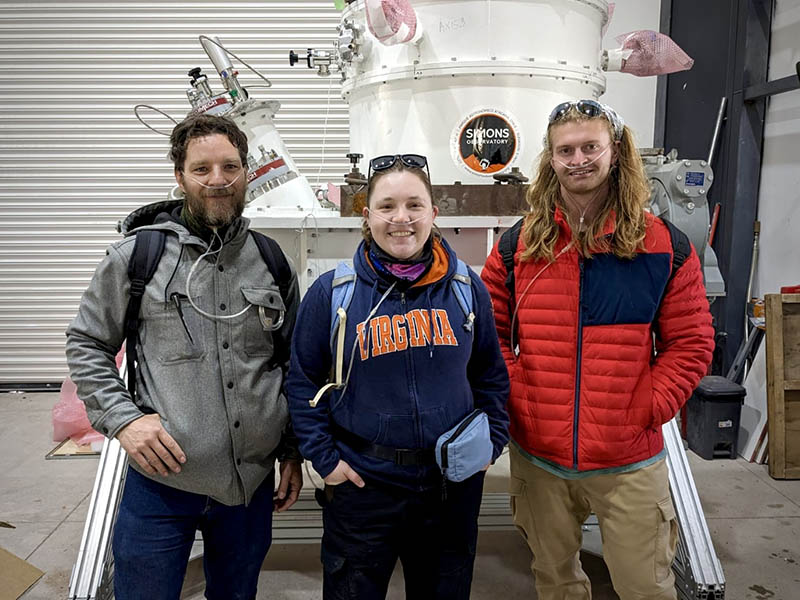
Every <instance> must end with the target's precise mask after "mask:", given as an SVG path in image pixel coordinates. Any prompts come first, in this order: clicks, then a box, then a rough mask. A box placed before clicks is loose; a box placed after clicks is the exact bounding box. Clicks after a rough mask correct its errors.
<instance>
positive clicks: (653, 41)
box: [616, 29, 694, 77]
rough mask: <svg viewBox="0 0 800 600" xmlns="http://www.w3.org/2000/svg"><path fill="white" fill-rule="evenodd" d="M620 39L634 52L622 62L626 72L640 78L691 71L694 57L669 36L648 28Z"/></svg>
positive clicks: (620, 41) (627, 34)
mask: <svg viewBox="0 0 800 600" xmlns="http://www.w3.org/2000/svg"><path fill="white" fill-rule="evenodd" d="M616 40H617V42H618V43H620V44H622V49H623V50H630V51H631V55H630V56H629V57H628V58H627V59H625V60H623V61H622V68H621V69H620V71H622V72H623V73H630V74H631V75H636V76H637V77H649V76H651V75H666V74H668V73H675V72H677V71H688V70H689V69H691V68H692V65H693V64H694V60H693V59H692V58H690V57H689V55H688V54H686V52H684V51H683V50H682V49H681V47H680V46H678V44H676V43H675V42H673V41H672V39H671V38H670V37H669V36H666V35H664V34H663V33H659V32H657V31H650V30H649V29H644V30H641V31H633V32H631V33H625V34H622V35H619V36H617V38H616Z"/></svg>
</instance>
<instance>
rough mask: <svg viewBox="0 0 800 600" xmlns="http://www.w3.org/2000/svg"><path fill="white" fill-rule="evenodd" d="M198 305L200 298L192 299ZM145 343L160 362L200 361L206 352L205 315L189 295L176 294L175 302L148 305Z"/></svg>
mask: <svg viewBox="0 0 800 600" xmlns="http://www.w3.org/2000/svg"><path fill="white" fill-rule="evenodd" d="M192 299H193V300H194V301H195V303H196V304H198V306H199V305H200V304H201V298H199V297H193V298H192ZM143 314H144V331H141V332H140V336H141V340H142V344H146V345H147V346H148V347H151V348H152V349H153V351H154V352H155V355H156V356H157V357H158V360H159V362H162V363H164V364H174V363H180V362H186V361H195V360H200V359H202V358H203V356H204V355H205V353H206V348H205V335H204V331H203V329H204V327H205V323H204V320H205V319H204V318H203V316H202V315H200V314H199V313H198V312H197V311H196V310H195V309H194V308H193V307H192V305H191V304H190V303H189V300H188V299H187V298H186V296H183V295H174V296H173V300H172V302H167V303H164V302H155V303H152V304H150V305H149V306H146V307H145V308H144V310H143Z"/></svg>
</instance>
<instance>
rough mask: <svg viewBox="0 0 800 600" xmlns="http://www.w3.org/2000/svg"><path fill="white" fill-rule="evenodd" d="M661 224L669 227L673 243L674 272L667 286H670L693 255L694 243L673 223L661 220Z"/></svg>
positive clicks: (670, 275) (671, 273)
mask: <svg viewBox="0 0 800 600" xmlns="http://www.w3.org/2000/svg"><path fill="white" fill-rule="evenodd" d="M661 222H662V223H664V225H666V226H667V230H668V231H669V238H670V241H671V242H672V271H671V272H670V274H669V279H668V280H667V285H669V283H670V281H672V279H673V277H675V273H677V272H678V269H680V268H681V266H683V263H685V262H686V259H687V258H689V255H690V254H691V253H692V243H691V242H690V241H689V237H688V236H687V235H686V234H685V233H683V232H682V231H681V230H680V229H678V228H677V227H676V226H675V225H674V224H673V223H670V222H669V221H667V220H666V219H661Z"/></svg>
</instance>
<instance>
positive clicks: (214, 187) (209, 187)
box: [186, 169, 244, 249]
mask: <svg viewBox="0 0 800 600" xmlns="http://www.w3.org/2000/svg"><path fill="white" fill-rule="evenodd" d="M242 175H244V169H242V170H241V171H240V172H239V174H238V175H237V176H236V177H234V178H233V179H232V180H231V181H230V182H228V183H225V184H222V185H208V184H206V183H203V182H202V181H200V180H199V179H197V177H192V176H191V175H186V177H188V178H189V179H191V180H192V181H194V182H195V183H196V184H197V185H201V186H203V187H204V188H206V189H207V190H226V189H228V188H229V187H231V186H232V185H233V184H234V183H236V182H237V181H239V180H240V179H241V178H242ZM214 233H216V231H215V232H214ZM221 248H222V247H221V246H220V249H221Z"/></svg>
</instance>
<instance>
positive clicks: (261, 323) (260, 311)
mask: <svg viewBox="0 0 800 600" xmlns="http://www.w3.org/2000/svg"><path fill="white" fill-rule="evenodd" d="M242 295H243V296H244V298H245V300H246V301H247V303H248V304H251V305H252V308H250V310H248V311H247V313H245V323H244V325H245V331H244V351H245V353H246V354H247V355H248V356H264V357H267V358H269V357H271V356H272V352H273V342H272V332H273V328H276V327H277V326H278V324H279V323H280V322H281V321H282V320H283V315H284V310H285V306H284V304H283V299H282V298H281V294H280V292H279V291H278V289H277V288H242Z"/></svg>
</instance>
